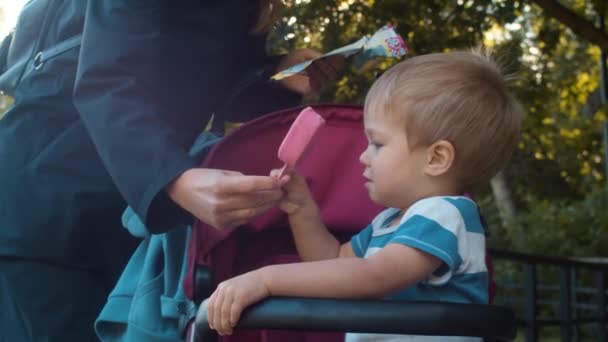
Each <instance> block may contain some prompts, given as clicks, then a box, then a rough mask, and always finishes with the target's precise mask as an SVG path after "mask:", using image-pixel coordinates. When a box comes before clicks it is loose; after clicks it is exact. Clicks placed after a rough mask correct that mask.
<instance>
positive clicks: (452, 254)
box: [388, 197, 466, 273]
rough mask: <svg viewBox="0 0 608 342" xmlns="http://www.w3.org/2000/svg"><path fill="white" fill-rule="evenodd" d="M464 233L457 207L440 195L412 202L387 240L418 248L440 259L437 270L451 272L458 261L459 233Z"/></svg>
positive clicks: (462, 221) (456, 266) (455, 268)
mask: <svg viewBox="0 0 608 342" xmlns="http://www.w3.org/2000/svg"><path fill="white" fill-rule="evenodd" d="M463 233H466V228H465V223H464V220H463V217H462V215H461V214H460V211H459V210H458V208H456V207H455V206H454V205H452V204H451V203H450V202H448V201H445V200H444V199H443V198H438V197H433V198H428V199H424V200H421V201H419V202H417V203H415V204H414V205H413V206H412V207H411V208H410V209H409V210H408V211H407V212H406V214H405V215H404V217H403V219H402V221H401V224H400V226H399V228H398V229H397V230H396V231H395V234H393V238H392V239H391V240H390V241H389V242H388V243H399V244H403V245H407V246H409V247H413V248H416V249H419V250H421V251H423V252H426V253H428V254H431V255H433V256H435V257H436V258H438V259H440V260H441V261H443V263H444V264H445V265H446V266H447V268H446V267H445V266H443V267H440V269H439V271H440V273H445V272H448V271H450V270H451V271H455V270H457V269H458V267H460V265H461V264H462V257H461V255H460V253H459V249H458V247H459V244H458V239H459V236H462V235H463Z"/></svg>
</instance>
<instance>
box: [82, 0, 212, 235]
mask: <svg viewBox="0 0 608 342" xmlns="http://www.w3.org/2000/svg"><path fill="white" fill-rule="evenodd" d="M166 6H167V5H166V4H165V3H164V1H160V0H148V1H140V0H124V1H118V0H90V1H88V5H87V13H86V19H85V24H84V30H83V39H82V46H81V51H80V59H79V66H78V72H77V76H76V86H75V90H74V103H75V105H76V107H77V109H78V110H79V112H80V115H81V118H82V120H83V122H84V124H85V127H86V128H87V130H88V132H89V134H90V136H91V138H92V140H93V142H94V144H95V146H96V149H97V152H98V153H99V156H100V157H101V159H102V161H103V163H104V166H105V167H106V168H107V169H108V171H109V173H110V175H111V176H112V178H113V180H114V183H115V184H116V186H117V187H118V189H119V191H120V192H121V194H122V196H123V197H124V198H125V200H126V201H127V203H128V204H129V205H130V206H131V207H132V208H134V210H135V212H136V213H137V214H138V216H139V217H140V218H141V219H142V221H144V222H145V224H146V226H147V227H148V228H149V229H150V230H151V231H152V232H162V231H166V230H167V229H170V228H171V227H173V226H174V225H175V224H176V223H179V222H182V221H185V220H188V219H189V218H190V215H189V214H188V213H186V212H185V211H184V210H183V209H181V208H180V207H178V206H177V205H176V204H175V203H174V202H173V201H171V200H170V198H169V197H168V195H167V194H166V193H165V191H164V188H165V187H166V186H167V184H169V183H170V182H171V181H172V180H173V179H175V178H176V177H177V176H178V175H180V174H181V173H183V172H184V171H185V170H187V169H189V168H192V167H194V166H195V161H194V160H192V158H191V157H189V155H188V153H187V150H188V146H189V144H190V143H191V142H192V141H193V138H194V137H195V136H196V134H197V133H198V132H199V129H198V128H199V127H204V126H203V125H204V122H202V121H204V120H203V119H202V118H201V117H199V118H197V119H198V120H196V121H195V120H194V118H193V117H194V115H190V116H188V115H184V113H183V111H180V109H179V108H175V109H174V110H173V112H171V115H169V112H170V111H171V110H170V109H168V108H166V107H167V104H166V103H163V101H162V99H163V97H164V98H166V97H168V96H169V95H167V94H164V92H166V91H167V88H166V87H162V86H161V85H163V84H164V82H169V83H170V82H171V80H167V79H163V77H164V76H166V75H170V74H171V70H167V69H170V68H171V65H163V62H164V60H163V59H164V57H163V51H162V50H163V48H164V47H165V46H164V44H165V43H163V39H162V38H163V34H164V32H163V31H162V29H163V24H164V23H163V22H162V20H163V16H162V12H163V10H165V9H166V8H165V7H166ZM165 39H166V38H165ZM187 43H189V42H183V44H181V45H177V44H175V45H173V46H172V48H174V49H175V48H178V47H182V48H183V50H184V51H173V53H174V54H176V55H178V54H184V55H187V54H188V53H189V52H188V51H187V50H188V44H187ZM184 63H185V61H184ZM177 100H179V99H177Z"/></svg>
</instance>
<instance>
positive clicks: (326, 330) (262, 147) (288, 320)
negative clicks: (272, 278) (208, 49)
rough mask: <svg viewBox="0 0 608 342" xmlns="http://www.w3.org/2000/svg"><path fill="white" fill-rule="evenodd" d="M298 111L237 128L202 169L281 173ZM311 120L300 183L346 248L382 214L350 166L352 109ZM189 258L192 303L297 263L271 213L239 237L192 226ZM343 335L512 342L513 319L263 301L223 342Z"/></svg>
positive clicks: (437, 307) (324, 108)
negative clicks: (317, 125) (311, 140)
mask: <svg viewBox="0 0 608 342" xmlns="http://www.w3.org/2000/svg"><path fill="white" fill-rule="evenodd" d="M300 110H301V108H292V109H286V110H283V111H279V112H275V113H271V114H268V115H265V116H263V117H261V118H259V119H256V120H254V121H251V122H249V123H247V124H245V125H243V126H242V127H240V128H239V129H237V130H235V131H234V132H233V133H231V134H229V135H228V136H226V137H225V138H224V139H222V141H220V142H219V143H218V144H216V145H215V146H214V147H213V148H212V150H211V151H210V152H209V153H208V155H207V157H206V158H205V160H204V161H203V164H202V166H203V167H210V168H218V169H228V170H238V171H241V172H243V173H244V174H251V175H267V174H268V173H269V171H270V170H271V169H273V168H279V167H281V166H282V163H281V162H280V161H279V160H278V159H277V157H276V152H277V148H278V146H279V144H280V142H281V141H282V139H283V137H284V136H285V134H286V132H287V130H288V129H289V127H290V125H291V123H292V122H293V120H294V119H295V117H296V116H297V114H298V113H299V112H300ZM315 110H316V111H318V112H319V113H320V114H321V115H322V116H323V117H324V118H325V119H326V125H325V127H324V128H323V129H322V130H321V131H320V132H319V133H318V135H317V136H316V137H315V139H316V142H315V144H314V145H313V147H312V149H311V150H310V151H308V153H307V155H306V156H305V158H304V159H303V160H302V161H301V163H300V164H299V166H298V170H299V172H300V173H302V174H303V175H304V176H305V177H306V179H307V181H308V183H309V185H310V187H311V190H312V192H313V194H314V196H315V199H316V200H317V202H318V203H319V206H320V207H321V210H322V215H323V219H324V222H325V223H326V225H327V226H328V227H329V228H330V229H331V230H332V232H333V233H334V234H335V235H336V236H337V237H338V239H339V240H341V241H347V240H348V239H349V237H350V236H351V235H353V234H354V233H356V232H358V231H359V230H361V229H363V228H364V227H365V226H366V225H367V224H368V223H369V222H370V221H371V220H372V219H373V218H374V217H375V215H376V214H377V213H378V212H380V210H381V209H382V208H381V207H379V206H378V205H376V204H374V203H373V202H371V200H370V199H369V197H368V195H367V192H366V190H365V188H364V186H363V184H364V181H363V176H362V173H363V165H362V164H361V163H360V162H359V154H360V153H361V151H363V149H364V148H365V146H366V145H367V140H366V138H365V136H364V135H363V134H362V131H363V127H362V115H363V113H362V109H361V108H360V107H357V106H337V105H321V106H315ZM188 254H189V255H188V264H189V265H188V267H189V271H188V275H187V276H186V278H185V280H184V287H185V290H186V293H187V295H188V296H189V297H190V298H192V299H194V300H196V301H197V302H200V301H201V300H202V299H204V298H206V297H207V296H208V295H209V294H210V293H211V292H212V290H213V288H215V286H216V285H217V284H218V283H219V282H221V281H223V280H225V279H227V278H230V277H233V276H235V275H238V274H241V273H243V272H247V271H249V270H252V269H256V268H259V267H262V266H265V265H269V264H276V263H286V262H294V261H298V260H299V259H298V256H297V251H296V249H295V246H294V244H293V241H292V238H291V232H290V230H289V227H288V223H287V218H286V216H285V215H284V214H283V213H282V212H280V211H279V210H278V209H273V210H271V211H269V212H267V213H265V214H264V215H261V216H259V217H257V218H256V219H255V220H254V221H252V222H251V223H249V224H247V225H245V226H241V227H239V228H238V229H231V230H224V231H219V230H217V229H214V228H212V227H209V226H207V225H205V224H203V223H201V222H196V223H195V225H194V229H193V236H192V239H191V241H190V246H189V251H188ZM361 308H364V309H363V310H361ZM368 315H369V316H371V317H373V319H369V318H366V317H368ZM240 328H242V329H240ZM207 329H208V327H207V326H206V323H205V322H197V323H196V324H195V328H194V329H191V330H193V331H194V332H193V336H194V337H193V339H198V340H204V341H208V340H211V341H212V340H214V339H215V338H214V337H213V334H212V333H211V332H209V331H208V330H207ZM254 329H258V330H254ZM259 329H264V330H259ZM294 330H300V332H297V333H296V332H294ZM344 331H359V332H387V333H403V334H406V333H407V334H422V335H455V336H480V337H485V338H490V339H499V340H510V339H513V338H514V336H515V318H514V316H513V314H512V312H510V311H509V310H507V309H505V308H502V307H496V306H492V305H464V304H445V303H443V304H439V303H406V304H403V303H394V302H383V301H380V300H378V301H345V300H316V299H296V298H292V299H288V298H281V299H277V298H270V299H267V300H265V301H263V302H262V303H259V304H257V305H255V306H253V307H252V308H250V310H248V311H246V312H245V314H244V316H243V318H242V320H241V323H240V324H239V329H238V330H237V331H236V332H235V334H234V335H232V336H230V337H224V338H223V339H222V341H230V342H234V341H252V342H253V341H256V342H257V341H260V342H262V341H263V342H271V341H296V342H297V341H322V342H323V341H326V342H330V341H331V342H334V341H335V342H337V341H342V340H343V332H344Z"/></svg>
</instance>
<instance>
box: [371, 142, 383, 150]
mask: <svg viewBox="0 0 608 342" xmlns="http://www.w3.org/2000/svg"><path fill="white" fill-rule="evenodd" d="M369 144H370V145H371V146H372V147H373V148H375V149H379V148H380V147H382V146H383V145H382V144H380V143H377V142H373V141H370V142H369Z"/></svg>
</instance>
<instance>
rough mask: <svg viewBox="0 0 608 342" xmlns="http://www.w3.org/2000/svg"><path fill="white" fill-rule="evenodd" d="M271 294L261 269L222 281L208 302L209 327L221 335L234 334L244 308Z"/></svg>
mask: <svg viewBox="0 0 608 342" xmlns="http://www.w3.org/2000/svg"><path fill="white" fill-rule="evenodd" d="M269 295H270V292H269V291H268V288H267V287H266V285H265V284H264V282H263V280H262V277H261V276H260V271H253V272H249V273H245V274H243V275H240V276H238V277H234V278H232V279H228V280H226V281H224V282H222V283H220V284H219V285H218V287H217V289H216V290H215V292H213V294H212V295H211V297H209V301H208V302H207V318H208V320H209V327H210V328H211V329H215V330H217V332H218V334H220V335H230V334H232V330H233V328H234V327H235V326H236V324H237V323H238V321H239V318H240V317H241V313H242V312H243V310H244V309H245V308H247V307H248V306H249V305H251V304H254V303H256V302H258V301H260V300H262V299H264V298H266V297H268V296H269Z"/></svg>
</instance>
